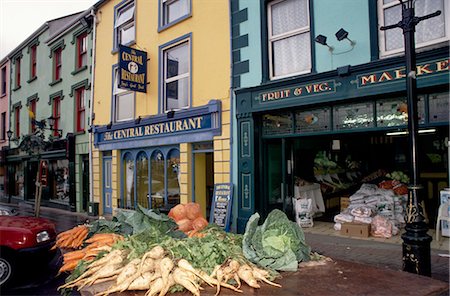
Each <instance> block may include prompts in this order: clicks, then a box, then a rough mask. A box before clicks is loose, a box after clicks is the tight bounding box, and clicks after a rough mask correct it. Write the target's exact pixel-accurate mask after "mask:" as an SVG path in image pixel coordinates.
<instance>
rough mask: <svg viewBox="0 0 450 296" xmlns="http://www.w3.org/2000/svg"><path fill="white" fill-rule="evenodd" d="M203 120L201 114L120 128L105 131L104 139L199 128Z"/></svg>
mask: <svg viewBox="0 0 450 296" xmlns="http://www.w3.org/2000/svg"><path fill="white" fill-rule="evenodd" d="M203 122H204V117H203V116H199V117H194V118H186V119H180V120H175V121H170V122H161V123H155V124H149V125H145V126H139V127H132V128H126V129H120V130H116V131H114V132H105V134H104V136H103V140H104V141H111V140H120V139H128V138H137V137H143V136H151V135H162V134H171V133H176V132H181V131H190V130H198V129H202V123H203Z"/></svg>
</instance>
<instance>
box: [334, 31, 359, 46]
mask: <svg viewBox="0 0 450 296" xmlns="http://www.w3.org/2000/svg"><path fill="white" fill-rule="evenodd" d="M335 36H336V38H337V40H338V41H342V40H344V39H347V40H348V41H349V42H350V45H351V46H354V45H355V44H356V42H355V41H353V40H350V39H349V38H348V32H347V31H345V30H344V29H343V28H340V29H339V31H337V32H336V34H335Z"/></svg>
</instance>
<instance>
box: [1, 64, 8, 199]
mask: <svg viewBox="0 0 450 296" xmlns="http://www.w3.org/2000/svg"><path fill="white" fill-rule="evenodd" d="M8 130H9V59H7V58H4V59H3V60H1V61H0V195H2V194H3V193H4V192H5V190H4V189H5V185H6V184H5V180H6V179H5V175H6V170H5V168H6V166H5V161H6V159H4V158H5V157H4V156H5V153H3V152H4V149H6V148H8V136H7V133H6V132H7V131H8Z"/></svg>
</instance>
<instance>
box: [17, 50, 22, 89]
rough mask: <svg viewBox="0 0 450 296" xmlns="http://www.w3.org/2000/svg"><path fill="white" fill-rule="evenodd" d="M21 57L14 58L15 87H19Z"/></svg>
mask: <svg viewBox="0 0 450 296" xmlns="http://www.w3.org/2000/svg"><path fill="white" fill-rule="evenodd" d="M21 60H22V59H21V58H20V57H18V58H16V60H15V72H16V81H15V88H19V87H20V76H21V73H20V64H21Z"/></svg>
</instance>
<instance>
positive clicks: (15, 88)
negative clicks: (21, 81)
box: [13, 85, 22, 91]
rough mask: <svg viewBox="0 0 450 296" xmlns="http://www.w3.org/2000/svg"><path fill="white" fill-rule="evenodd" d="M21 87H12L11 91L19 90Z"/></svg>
mask: <svg viewBox="0 0 450 296" xmlns="http://www.w3.org/2000/svg"><path fill="white" fill-rule="evenodd" d="M21 87H22V86H20V85H19V86H16V87H14V88H13V91H16V90H19V89H20V88H21Z"/></svg>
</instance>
